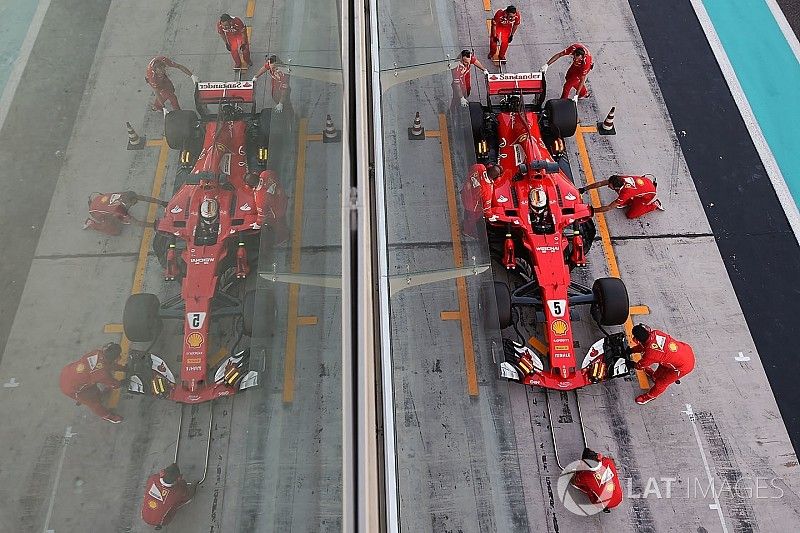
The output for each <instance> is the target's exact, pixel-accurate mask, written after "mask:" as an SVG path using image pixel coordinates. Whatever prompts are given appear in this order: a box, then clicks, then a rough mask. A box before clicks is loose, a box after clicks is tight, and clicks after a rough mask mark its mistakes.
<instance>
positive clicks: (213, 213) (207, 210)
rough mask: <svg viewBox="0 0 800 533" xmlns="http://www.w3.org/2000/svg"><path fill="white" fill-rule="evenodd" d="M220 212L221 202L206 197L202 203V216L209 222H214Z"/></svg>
mask: <svg viewBox="0 0 800 533" xmlns="http://www.w3.org/2000/svg"><path fill="white" fill-rule="evenodd" d="M218 214H219V204H217V201H216V200H215V199H214V198H206V199H204V200H203V203H202V204H200V216H201V217H203V219H204V220H206V221H207V222H213V221H214V220H215V219H216V218H217V215H218Z"/></svg>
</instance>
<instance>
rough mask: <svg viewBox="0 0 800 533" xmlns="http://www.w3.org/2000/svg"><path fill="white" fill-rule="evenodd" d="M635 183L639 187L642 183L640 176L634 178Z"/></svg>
mask: <svg viewBox="0 0 800 533" xmlns="http://www.w3.org/2000/svg"><path fill="white" fill-rule="evenodd" d="M636 185H638V186H640V187H641V186H642V185H644V180H643V179H642V178H636Z"/></svg>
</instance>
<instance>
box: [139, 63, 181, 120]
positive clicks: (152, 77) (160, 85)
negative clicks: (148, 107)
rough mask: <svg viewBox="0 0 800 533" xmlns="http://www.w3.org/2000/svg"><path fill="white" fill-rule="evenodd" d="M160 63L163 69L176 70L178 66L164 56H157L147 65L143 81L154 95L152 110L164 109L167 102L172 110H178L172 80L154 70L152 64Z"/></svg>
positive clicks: (160, 71) (162, 71)
mask: <svg viewBox="0 0 800 533" xmlns="http://www.w3.org/2000/svg"><path fill="white" fill-rule="evenodd" d="M158 62H161V63H163V64H164V66H165V67H172V68H176V67H177V66H178V65H177V64H176V63H175V62H174V61H173V60H171V59H170V58H168V57H166V56H157V57H154V58H153V59H151V60H150V63H149V64H148V65H147V72H146V73H145V78H144V79H145V81H146V82H147V83H148V85H150V87H152V88H153V92H155V94H156V99H155V101H154V102H153V108H154V109H156V110H161V109H164V104H165V103H166V102H169V103H170V104H171V105H172V108H173V109H180V108H181V106H180V105H179V104H178V97H177V96H175V86H174V85H173V84H172V80H170V79H169V76H167V73H166V72H165V71H164V70H160V69H158V70H157V69H154V68H153V64H154V63H158Z"/></svg>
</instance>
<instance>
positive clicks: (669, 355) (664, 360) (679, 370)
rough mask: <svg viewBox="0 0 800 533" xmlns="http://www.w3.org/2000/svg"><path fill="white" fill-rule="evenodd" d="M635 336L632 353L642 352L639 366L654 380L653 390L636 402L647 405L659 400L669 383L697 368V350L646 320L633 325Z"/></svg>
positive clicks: (637, 366) (638, 397) (638, 368)
mask: <svg viewBox="0 0 800 533" xmlns="http://www.w3.org/2000/svg"><path fill="white" fill-rule="evenodd" d="M633 338H634V339H636V345H635V346H633V347H631V349H630V350H631V353H641V354H642V358H641V359H639V361H638V362H637V363H636V368H637V370H642V371H644V373H645V374H647V377H649V378H650V379H651V380H652V381H653V386H652V387H651V388H650V390H649V391H647V392H646V393H644V394H641V395H639V396H637V397H636V403H638V404H640V405H644V404H646V403H647V402H649V401H652V400H655V399H656V398H658V397H659V396H660V395H661V394H662V393H663V392H664V391H665V390H667V387H669V386H670V385H671V384H673V383H675V382H676V381H678V379H680V378H681V377H683V376H685V375H686V374H688V373H689V372H691V371H692V370H693V369H694V351H693V350H692V347H691V346H689V345H688V344H686V343H685V342H681V341H679V340H676V339H674V338H672V337H670V336H669V335H668V334H666V333H664V332H663V331H660V330H657V329H650V328H648V327H647V326H645V325H644V324H637V325H635V326H634V327H633ZM654 364H657V365H658V368H656V369H655V370H653V369H652V368H651V365H654Z"/></svg>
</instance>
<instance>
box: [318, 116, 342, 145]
mask: <svg viewBox="0 0 800 533" xmlns="http://www.w3.org/2000/svg"><path fill="white" fill-rule="evenodd" d="M341 140H342V132H341V131H339V130H337V129H336V128H334V127H333V120H332V119H331V116H330V115H328V117H327V118H326V119H325V129H324V130H323V131H322V142H324V143H336V142H339V141H341Z"/></svg>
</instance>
